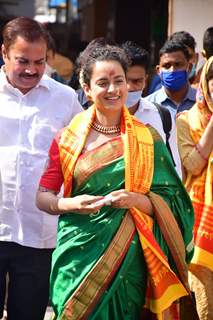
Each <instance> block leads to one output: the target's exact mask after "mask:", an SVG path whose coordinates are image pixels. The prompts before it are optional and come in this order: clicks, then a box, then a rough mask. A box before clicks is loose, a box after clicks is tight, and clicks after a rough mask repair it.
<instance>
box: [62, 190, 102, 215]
mask: <svg viewBox="0 0 213 320" xmlns="http://www.w3.org/2000/svg"><path fill="white" fill-rule="evenodd" d="M103 198H104V197H102V196H91V195H87V194H83V195H80V196H76V197H73V198H61V199H59V200H58V208H59V210H60V211H63V212H70V211H72V212H75V213H79V214H91V213H95V212H97V211H98V210H100V209H101V207H103V203H99V201H100V200H102V199H103Z"/></svg>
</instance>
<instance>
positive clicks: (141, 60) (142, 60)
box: [121, 41, 149, 73]
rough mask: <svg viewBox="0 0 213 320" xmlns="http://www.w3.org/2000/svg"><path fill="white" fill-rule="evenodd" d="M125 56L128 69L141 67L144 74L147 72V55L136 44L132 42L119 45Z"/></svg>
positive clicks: (146, 52)
mask: <svg viewBox="0 0 213 320" xmlns="http://www.w3.org/2000/svg"><path fill="white" fill-rule="evenodd" d="M121 47H122V49H123V50H124V51H125V53H126V55H127V56H128V58H129V60H130V65H129V67H132V66H141V67H144V69H145V71H146V73H148V70H149V53H148V51H146V50H145V49H143V48H142V47H140V46H139V45H137V44H136V43H134V42H132V41H126V42H124V43H123V44H122V45H121Z"/></svg>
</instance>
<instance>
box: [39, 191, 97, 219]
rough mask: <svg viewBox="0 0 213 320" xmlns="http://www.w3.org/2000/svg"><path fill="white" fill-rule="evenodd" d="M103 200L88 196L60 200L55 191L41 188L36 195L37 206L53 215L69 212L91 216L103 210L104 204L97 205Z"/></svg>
mask: <svg viewBox="0 0 213 320" xmlns="http://www.w3.org/2000/svg"><path fill="white" fill-rule="evenodd" d="M101 199H103V197H102V196H91V195H87V194H84V195H80V196H76V197H72V198H58V197H57V195H56V193H55V192H54V191H52V190H47V189H45V188H43V187H41V186H40V187H39V190H38V191H37V194H36V205H37V207H38V208H39V209H40V210H42V211H45V212H47V213H50V214H52V215H58V214H63V213H69V212H75V213H79V214H91V213H95V212H97V211H98V210H100V209H101V207H102V206H103V204H97V201H99V200H101Z"/></svg>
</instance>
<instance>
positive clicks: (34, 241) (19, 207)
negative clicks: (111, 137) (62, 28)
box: [0, 17, 82, 320]
mask: <svg viewBox="0 0 213 320" xmlns="http://www.w3.org/2000/svg"><path fill="white" fill-rule="evenodd" d="M47 40H48V38H47V32H46V30H45V29H44V28H43V27H42V26H41V25H40V24H39V23H38V22H36V21H34V20H32V19H30V18H25V17H19V18H16V19H14V20H11V21H10V22H9V23H7V24H6V26H5V27H4V30H3V45H2V56H3V60H4V63H5V64H4V65H3V67H2V68H1V71H0V128H1V134H0V170H1V176H2V177H1V178H2V205H1V208H0V318H1V317H2V315H3V308H4V302H5V291H6V275H7V274H8V275H9V285H8V299H7V313H8V318H9V319H10V320H42V319H43V318H44V314H45V309H46V306H47V303H48V291H49V274H50V266H51V255H52V250H53V248H54V246H55V241H56V230H57V217H54V216H50V215H48V214H46V213H43V212H41V211H39V210H38V209H37V208H36V206H35V194H36V190H37V186H38V181H39V178H40V176H41V173H42V171H43V168H44V166H45V163H46V161H47V157H48V149H49V146H50V143H51V140H52V138H53V137H54V135H55V133H56V132H57V131H58V130H59V129H61V128H62V127H64V126H65V125H67V124H68V123H69V121H70V120H71V119H72V117H73V116H74V115H75V114H77V113H78V112H80V111H82V108H81V106H80V104H79V102H78V100H77V96H76V94H75V92H74V90H73V89H71V88H70V87H68V86H65V85H62V84H60V83H58V82H56V81H54V80H53V79H51V78H49V77H48V76H46V75H44V70H45V62H46V52H47Z"/></svg>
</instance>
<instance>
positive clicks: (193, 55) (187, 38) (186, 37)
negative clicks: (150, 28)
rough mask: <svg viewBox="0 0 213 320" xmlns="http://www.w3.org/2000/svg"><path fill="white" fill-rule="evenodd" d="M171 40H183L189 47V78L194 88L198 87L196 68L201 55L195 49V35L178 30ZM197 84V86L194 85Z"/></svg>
mask: <svg viewBox="0 0 213 320" xmlns="http://www.w3.org/2000/svg"><path fill="white" fill-rule="evenodd" d="M169 39H170V40H172V39H173V40H176V41H178V42H182V43H183V44H185V46H186V47H187V50H188V52H189V73H188V78H189V82H190V84H191V85H192V87H193V88H197V86H196V83H197V81H198V80H197V74H196V68H197V64H198V59H199V55H198V53H197V52H196V50H195V47H196V42H195V39H194V37H193V36H192V35H191V34H190V33H189V32H186V31H177V32H174V33H173V34H172V35H171V36H170V38H169ZM194 84H195V86H194Z"/></svg>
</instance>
